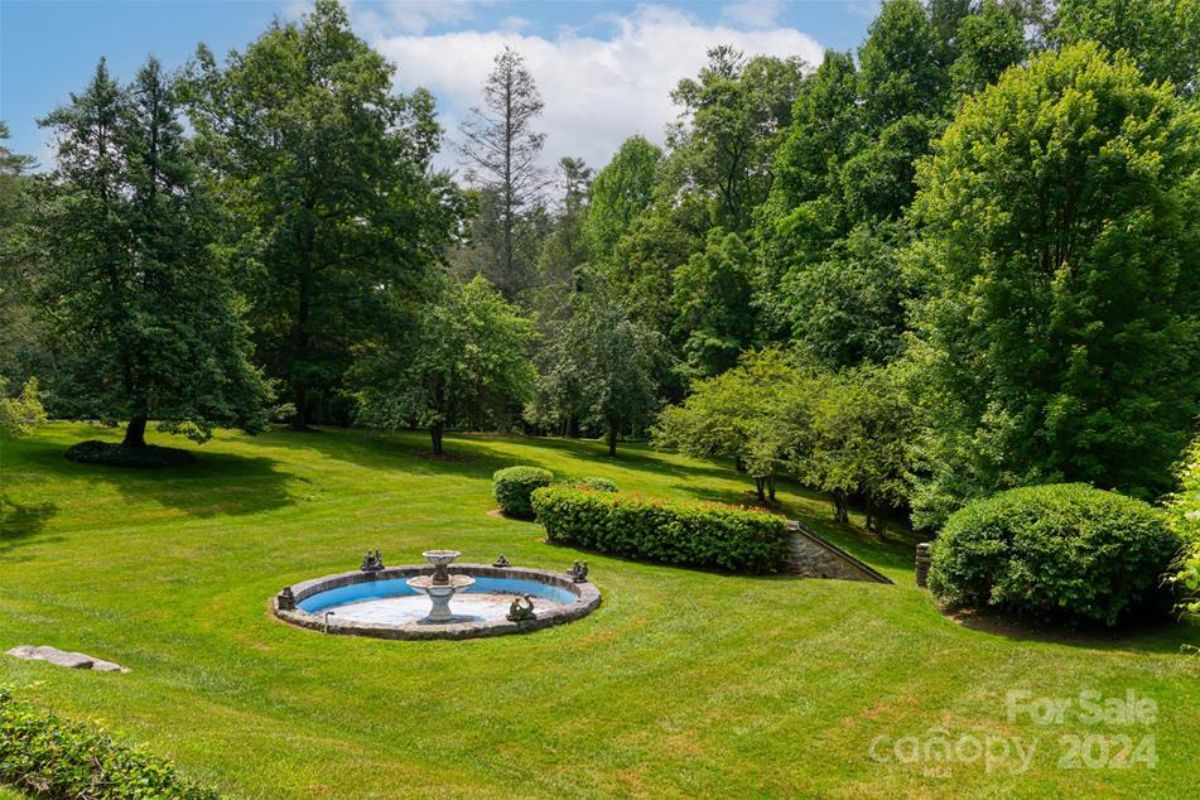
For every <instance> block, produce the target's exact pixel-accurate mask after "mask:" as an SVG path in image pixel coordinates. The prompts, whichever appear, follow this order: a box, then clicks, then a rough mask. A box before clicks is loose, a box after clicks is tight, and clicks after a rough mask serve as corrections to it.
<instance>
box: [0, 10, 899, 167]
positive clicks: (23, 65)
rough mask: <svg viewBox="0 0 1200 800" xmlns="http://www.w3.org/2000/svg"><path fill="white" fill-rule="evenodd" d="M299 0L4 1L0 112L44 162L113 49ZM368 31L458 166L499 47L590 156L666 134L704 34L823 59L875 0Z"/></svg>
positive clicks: (436, 23)
mask: <svg viewBox="0 0 1200 800" xmlns="http://www.w3.org/2000/svg"><path fill="white" fill-rule="evenodd" d="M306 7H307V4H306V3H304V2H299V1H298V0H136V1H132V0H0V119H3V120H5V121H7V122H8V124H9V127H10V128H11V129H12V134H13V136H12V141H11V146H12V147H13V149H15V150H17V151H18V152H25V153H33V154H34V155H36V156H38V157H39V158H41V159H42V160H43V161H45V160H46V159H47V158H48V157H49V154H50V152H51V146H50V142H49V138H48V134H47V133H46V132H45V131H42V130H39V129H38V127H37V125H36V122H35V119H36V118H37V117H39V116H42V115H44V114H46V113H47V112H49V111H50V110H52V109H53V108H54V107H55V106H56V105H58V104H61V103H64V102H66V101H67V100H68V99H69V94H70V92H72V91H78V90H79V89H81V88H82V87H83V86H84V85H85V84H86V82H87V80H88V78H89V77H90V76H91V73H92V71H93V70H94V69H95V65H96V61H97V59H99V58H100V57H101V56H106V57H107V58H108V61H109V65H110V68H111V69H112V70H113V71H114V72H115V73H116V74H117V75H118V76H120V77H122V78H127V77H129V76H130V75H131V74H132V73H133V71H134V70H135V69H136V68H137V66H138V65H139V64H141V63H142V62H143V61H144V60H145V58H146V57H147V56H148V55H150V54H154V55H156V56H157V57H158V58H159V59H160V60H162V61H163V62H164V63H165V64H166V65H168V66H171V67H176V66H180V65H182V64H183V63H184V62H186V60H187V59H188V58H189V57H190V55H191V54H192V53H193V52H194V50H195V47H196V44H197V42H201V41H203V42H205V43H207V44H208V45H209V46H210V47H211V48H212V49H213V50H214V51H216V52H217V53H224V52H226V51H228V50H229V49H230V48H238V49H240V48H242V47H244V46H245V44H246V43H247V42H249V41H251V40H252V39H254V38H255V37H256V36H257V35H258V34H259V33H260V32H261V31H262V30H263V29H264V28H266V26H267V25H268V24H270V22H271V20H272V19H273V18H275V17H276V16H282V17H286V18H294V17H296V16H298V15H299V14H301V13H303V11H304V9H305V8H306ZM350 10H351V18H352V21H353V24H354V27H355V30H356V31H358V33H359V34H360V35H361V36H363V37H364V38H366V39H367V40H368V41H370V42H371V44H372V45H374V46H375V47H377V48H378V49H380V50H381V51H382V52H383V53H384V54H385V55H387V56H388V57H389V59H391V60H392V61H393V62H394V63H396V65H397V67H398V71H397V78H396V84H397V87H396V88H397V90H398V91H405V90H408V89H411V88H413V87H414V86H418V85H422V86H426V87H427V88H429V89H431V90H432V91H434V93H435V94H436V95H437V96H438V99H439V109H440V111H441V113H442V123H443V125H444V126H445V127H446V129H447V135H448V139H449V141H448V143H447V146H446V148H445V150H446V155H445V156H443V162H444V163H445V164H446V165H452V164H453V161H454V158H453V140H454V136H455V131H456V129H457V125H458V122H459V121H460V120H461V119H462V118H463V117H464V116H465V115H466V114H467V113H468V109H469V108H470V106H471V105H472V104H474V103H475V102H477V96H478V86H479V83H480V81H481V80H482V78H483V76H484V75H485V74H486V72H487V69H488V66H489V64H490V60H491V57H492V55H493V54H494V53H495V52H496V50H498V49H499V48H500V47H501V46H503V45H504V44H511V45H512V46H514V47H516V48H517V49H518V50H519V51H521V52H522V53H523V54H524V55H525V57H526V59H527V61H528V62H529V66H530V68H531V71H532V72H533V74H534V77H535V79H536V80H537V81H538V83H539V86H540V87H541V89H542V93H543V96H544V98H545V100H546V115H545V118H544V119H543V123H542V124H543V129H544V130H545V131H546V133H547V147H546V151H547V152H546V160H547V162H548V163H552V162H553V161H556V160H557V158H558V157H559V156H561V155H581V156H583V157H584V158H586V159H587V160H588V161H589V163H592V164H594V165H595V166H601V165H602V164H603V163H604V161H606V160H607V158H608V157H609V156H610V155H611V153H612V151H613V150H614V149H615V148H616V146H618V145H619V143H620V141H621V140H622V139H624V137H625V136H628V135H630V134H633V133H641V134H643V135H646V136H648V137H649V138H651V139H654V140H658V141H661V139H662V130H663V127H664V126H665V125H666V124H667V123H668V122H669V121H670V120H671V119H672V118H673V116H674V109H672V107H671V106H670V101H669V99H668V98H667V97H666V93H667V92H668V91H669V89H670V87H671V85H673V84H674V82H675V81H677V80H678V79H679V78H680V77H683V76H684V75H686V74H691V73H693V72H694V71H695V70H696V69H697V68H698V67H699V65H700V64H701V63H702V62H703V59H704V50H705V48H706V47H708V46H711V45H714V44H719V43H723V42H730V43H733V44H736V45H738V46H740V47H742V48H743V49H744V50H746V51H748V52H764V53H770V54H772V55H800V56H803V57H804V58H806V60H809V61H813V60H816V59H818V58H819V56H820V52H821V50H822V49H823V48H825V47H834V48H838V49H847V48H851V47H855V46H857V45H858V44H859V43H860V42H861V40H862V38H863V36H864V34H865V32H866V28H867V25H868V24H869V22H870V18H871V17H872V16H873V15H874V13H875V11H876V3H875V2H873V1H872V0H861V1H857V2H856V1H849V2H833V1H832V0H819V1H817V2H813V1H811V0H805V1H803V2H800V1H795V2H784V1H782V0H743V1H742V2H736V1H734V0H731V1H730V2H715V1H713V2H669V0H664V1H663V2H644V3H634V2H610V1H608V0H569V1H567V2H549V1H547V0H540V1H539V0H533V1H530V0H515V1H514V2H506V1H505V0H404V1H403V2H371V1H370V0H352V2H351V3H350Z"/></svg>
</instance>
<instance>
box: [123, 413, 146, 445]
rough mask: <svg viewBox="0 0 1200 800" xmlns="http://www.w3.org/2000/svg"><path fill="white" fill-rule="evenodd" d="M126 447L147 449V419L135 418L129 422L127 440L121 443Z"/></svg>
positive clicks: (126, 430)
mask: <svg viewBox="0 0 1200 800" xmlns="http://www.w3.org/2000/svg"><path fill="white" fill-rule="evenodd" d="M121 444H122V446H124V447H145V446H146V418H145V417H134V418H133V419H131V420H129V425H128V426H127V427H126V428H125V440H124V441H123V442H121Z"/></svg>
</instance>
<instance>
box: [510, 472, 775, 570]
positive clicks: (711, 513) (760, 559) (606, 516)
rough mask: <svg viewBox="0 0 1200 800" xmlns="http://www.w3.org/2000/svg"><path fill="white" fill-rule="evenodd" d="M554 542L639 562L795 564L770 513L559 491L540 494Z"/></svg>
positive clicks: (542, 516) (537, 500)
mask: <svg viewBox="0 0 1200 800" xmlns="http://www.w3.org/2000/svg"><path fill="white" fill-rule="evenodd" d="M533 510H534V512H535V513H536V514H537V518H538V521H539V522H541V523H542V524H543V525H544V526H545V527H546V535H547V537H548V538H549V539H550V541H552V542H557V543H561V544H569V545H575V546H578V547H584V548H588V549H592V550H599V551H602V552H605V553H613V554H615V555H622V556H629V557H632V558H641V559H650V560H653V561H662V562H666V563H668V564H683V565H687V566H693V567H719V568H721V569H727V570H732V571H735V572H750V573H762V572H771V571H774V570H778V569H781V568H782V567H783V566H784V564H785V562H786V561H787V556H788V549H789V543H790V541H791V533H790V531H788V527H787V521H786V520H784V519H783V518H782V517H777V516H774V515H772V514H769V513H767V512H764V511H756V510H752V509H744V508H740V507H736V506H726V505H720V504H717V503H682V502H676V501H671V500H653V499H646V498H642V497H641V496H639V495H626V494H615V493H613V492H606V491H595V490H588V489H577V488H573V487H569V486H552V487H549V488H544V489H538V490H537V491H535V492H534V493H533Z"/></svg>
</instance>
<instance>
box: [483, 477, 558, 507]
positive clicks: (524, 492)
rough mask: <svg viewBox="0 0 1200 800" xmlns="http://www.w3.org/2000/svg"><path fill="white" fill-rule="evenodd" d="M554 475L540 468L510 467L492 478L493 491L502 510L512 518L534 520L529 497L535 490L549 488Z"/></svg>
mask: <svg viewBox="0 0 1200 800" xmlns="http://www.w3.org/2000/svg"><path fill="white" fill-rule="evenodd" d="M552 480H554V473H553V472H551V471H550V470H548V469H541V468H540V467H508V468H506V469H501V470H497V471H496V473H495V474H494V475H493V476H492V489H493V491H494V492H495V493H496V502H497V503H498V504H499V505H500V510H501V511H503V512H504V513H505V514H507V515H508V516H510V517H520V518H522V519H532V518H533V507H532V506H531V505H530V502H529V496H530V495H531V494H532V493H533V490H534V489H539V488H541V487H543V486H549V485H550V482H551V481H552Z"/></svg>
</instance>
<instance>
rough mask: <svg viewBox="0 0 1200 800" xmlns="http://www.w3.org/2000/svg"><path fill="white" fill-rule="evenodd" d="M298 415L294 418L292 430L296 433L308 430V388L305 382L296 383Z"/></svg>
mask: <svg viewBox="0 0 1200 800" xmlns="http://www.w3.org/2000/svg"><path fill="white" fill-rule="evenodd" d="M295 399H296V413H295V415H293V416H292V422H291V428H292V430H294V431H306V430H308V387H306V386H305V385H304V383H303V382H301V381H297V382H296V398H295Z"/></svg>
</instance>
